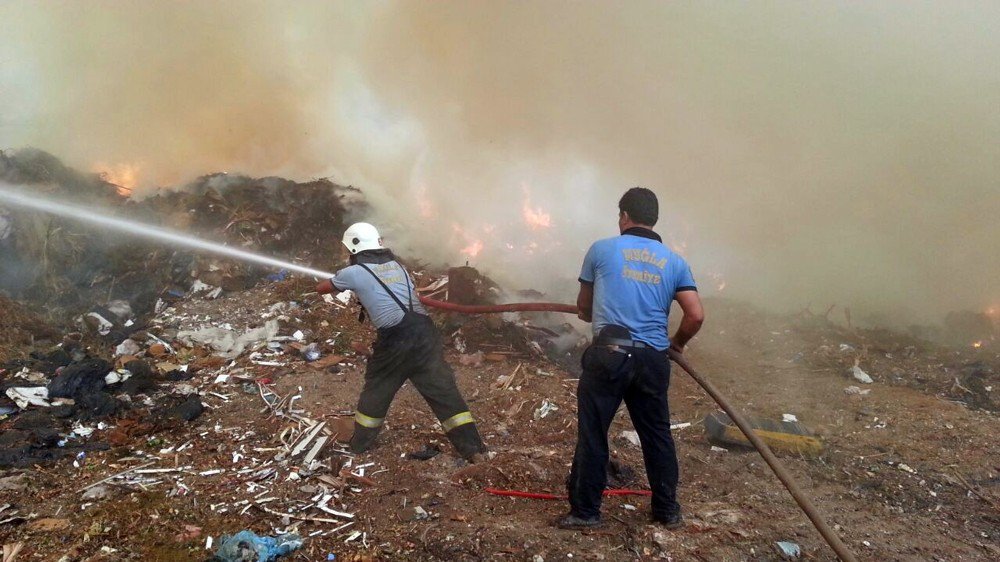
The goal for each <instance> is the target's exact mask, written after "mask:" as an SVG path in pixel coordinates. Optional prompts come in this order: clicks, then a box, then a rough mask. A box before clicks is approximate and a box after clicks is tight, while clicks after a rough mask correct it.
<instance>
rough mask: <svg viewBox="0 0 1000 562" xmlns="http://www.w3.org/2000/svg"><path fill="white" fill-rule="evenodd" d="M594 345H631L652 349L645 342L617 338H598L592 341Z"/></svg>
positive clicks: (636, 347) (637, 347)
mask: <svg viewBox="0 0 1000 562" xmlns="http://www.w3.org/2000/svg"><path fill="white" fill-rule="evenodd" d="M594 344H595V345H617V346H618V347H632V348H635V349H646V348H650V349H652V347H653V346H651V345H649V344H648V343H646V342H641V341H635V340H623V339H619V338H599V339H598V340H597V341H595V342H594Z"/></svg>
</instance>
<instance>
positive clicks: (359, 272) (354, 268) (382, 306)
mask: <svg viewBox="0 0 1000 562" xmlns="http://www.w3.org/2000/svg"><path fill="white" fill-rule="evenodd" d="M365 265H367V266H368V268H369V269H371V270H372V272H374V273H375V275H378V278H379V279H381V280H382V283H385V284H386V285H387V286H388V287H389V290H391V291H392V294H394V295H396V298H398V299H399V300H400V301H401V302H402V303H403V306H407V307H408V306H409V305H410V304H411V303H412V304H413V311H414V312H417V313H419V314H427V310H426V309H425V308H424V305H422V304H420V297H418V296H417V293H416V290H415V287H414V285H413V280H412V279H409V275H408V274H407V273H406V270H405V269H404V268H403V266H401V265H399V263H398V262H396V261H390V262H386V263H380V264H374V263H369V264H365ZM330 281H331V282H332V283H333V286H334V288H335V289H337V290H338V291H347V290H351V291H354V293H355V294H356V295H358V300H360V301H361V306H364V307H365V311H367V312H368V317H369V318H371V321H372V325H374V326H375V327H376V328H388V327H391V326H395V325H396V324H399V323H400V322H402V321H403V309H402V308H400V307H399V304H398V303H397V302H396V301H395V299H393V298H392V297H391V296H389V293H387V292H386V291H385V289H384V288H383V287H382V285H381V284H380V283H379V282H378V281H376V280H375V277H374V276H372V274H371V273H368V272H367V271H365V268H363V267H361V266H360V265H351V266H348V267H345V268H344V269H341V270H340V271H338V272H337V274H336V275H335V276H334V277H333V279H331V280H330Z"/></svg>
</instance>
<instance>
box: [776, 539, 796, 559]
mask: <svg viewBox="0 0 1000 562" xmlns="http://www.w3.org/2000/svg"><path fill="white" fill-rule="evenodd" d="M775 545H776V546H777V547H778V553H779V554H781V557H782V558H784V559H785V560H793V559H795V558H798V557H799V556H802V548H801V547H799V545H797V544H795V543H793V542H788V541H778V542H777V543H775Z"/></svg>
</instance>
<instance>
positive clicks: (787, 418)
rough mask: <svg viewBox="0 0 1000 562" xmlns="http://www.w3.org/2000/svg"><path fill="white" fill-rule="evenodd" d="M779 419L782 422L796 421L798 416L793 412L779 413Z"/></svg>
mask: <svg viewBox="0 0 1000 562" xmlns="http://www.w3.org/2000/svg"><path fill="white" fill-rule="evenodd" d="M781 421H783V422H797V421H799V418H797V417H795V414H781Z"/></svg>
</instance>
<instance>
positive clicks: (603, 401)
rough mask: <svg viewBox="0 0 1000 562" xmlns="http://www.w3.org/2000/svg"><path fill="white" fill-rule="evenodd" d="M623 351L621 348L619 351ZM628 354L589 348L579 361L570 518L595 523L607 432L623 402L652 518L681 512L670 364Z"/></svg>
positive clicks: (663, 357)
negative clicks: (638, 453)
mask: <svg viewBox="0 0 1000 562" xmlns="http://www.w3.org/2000/svg"><path fill="white" fill-rule="evenodd" d="M623 349H624V348H623ZM629 351H630V354H626V353H622V352H620V351H612V350H611V349H609V348H608V347H607V346H593V345H592V346H591V347H589V348H588V349H587V350H586V352H585V353H584V356H583V374H581V375H580V382H579V385H578V387H577V405H578V413H577V416H578V420H577V441H576V454H575V455H574V456H573V468H572V469H571V470H570V476H569V481H568V484H567V487H568V489H569V503H570V508H571V512H572V514H573V515H576V516H577V517H582V518H586V519H589V518H593V517H598V516H599V515H600V513H601V495H602V493H603V491H604V486H605V484H606V482H607V466H608V429H609V428H610V427H611V420H612V419H613V418H614V417H615V413H616V412H617V411H618V406H619V405H621V402H622V400H624V401H625V406H626V407H627V408H628V413H629V417H631V418H632V425H633V426H635V430H636V432H637V433H638V434H639V441H640V442H641V443H642V456H643V460H644V461H645V464H646V474H647V476H648V477H649V487H650V489H651V490H652V492H653V498H652V510H653V516H654V517H666V516H668V515H671V514H673V513H676V512H678V511H679V510H680V505H679V504H678V503H677V478H678V468H677V453H676V451H675V450H674V440H673V437H671V435H670V409H669V406H668V404H667V389H668V388H669V386H670V360H669V359H668V358H667V354H666V353H665V352H662V351H656V350H655V349H651V348H646V349H635V348H629Z"/></svg>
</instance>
